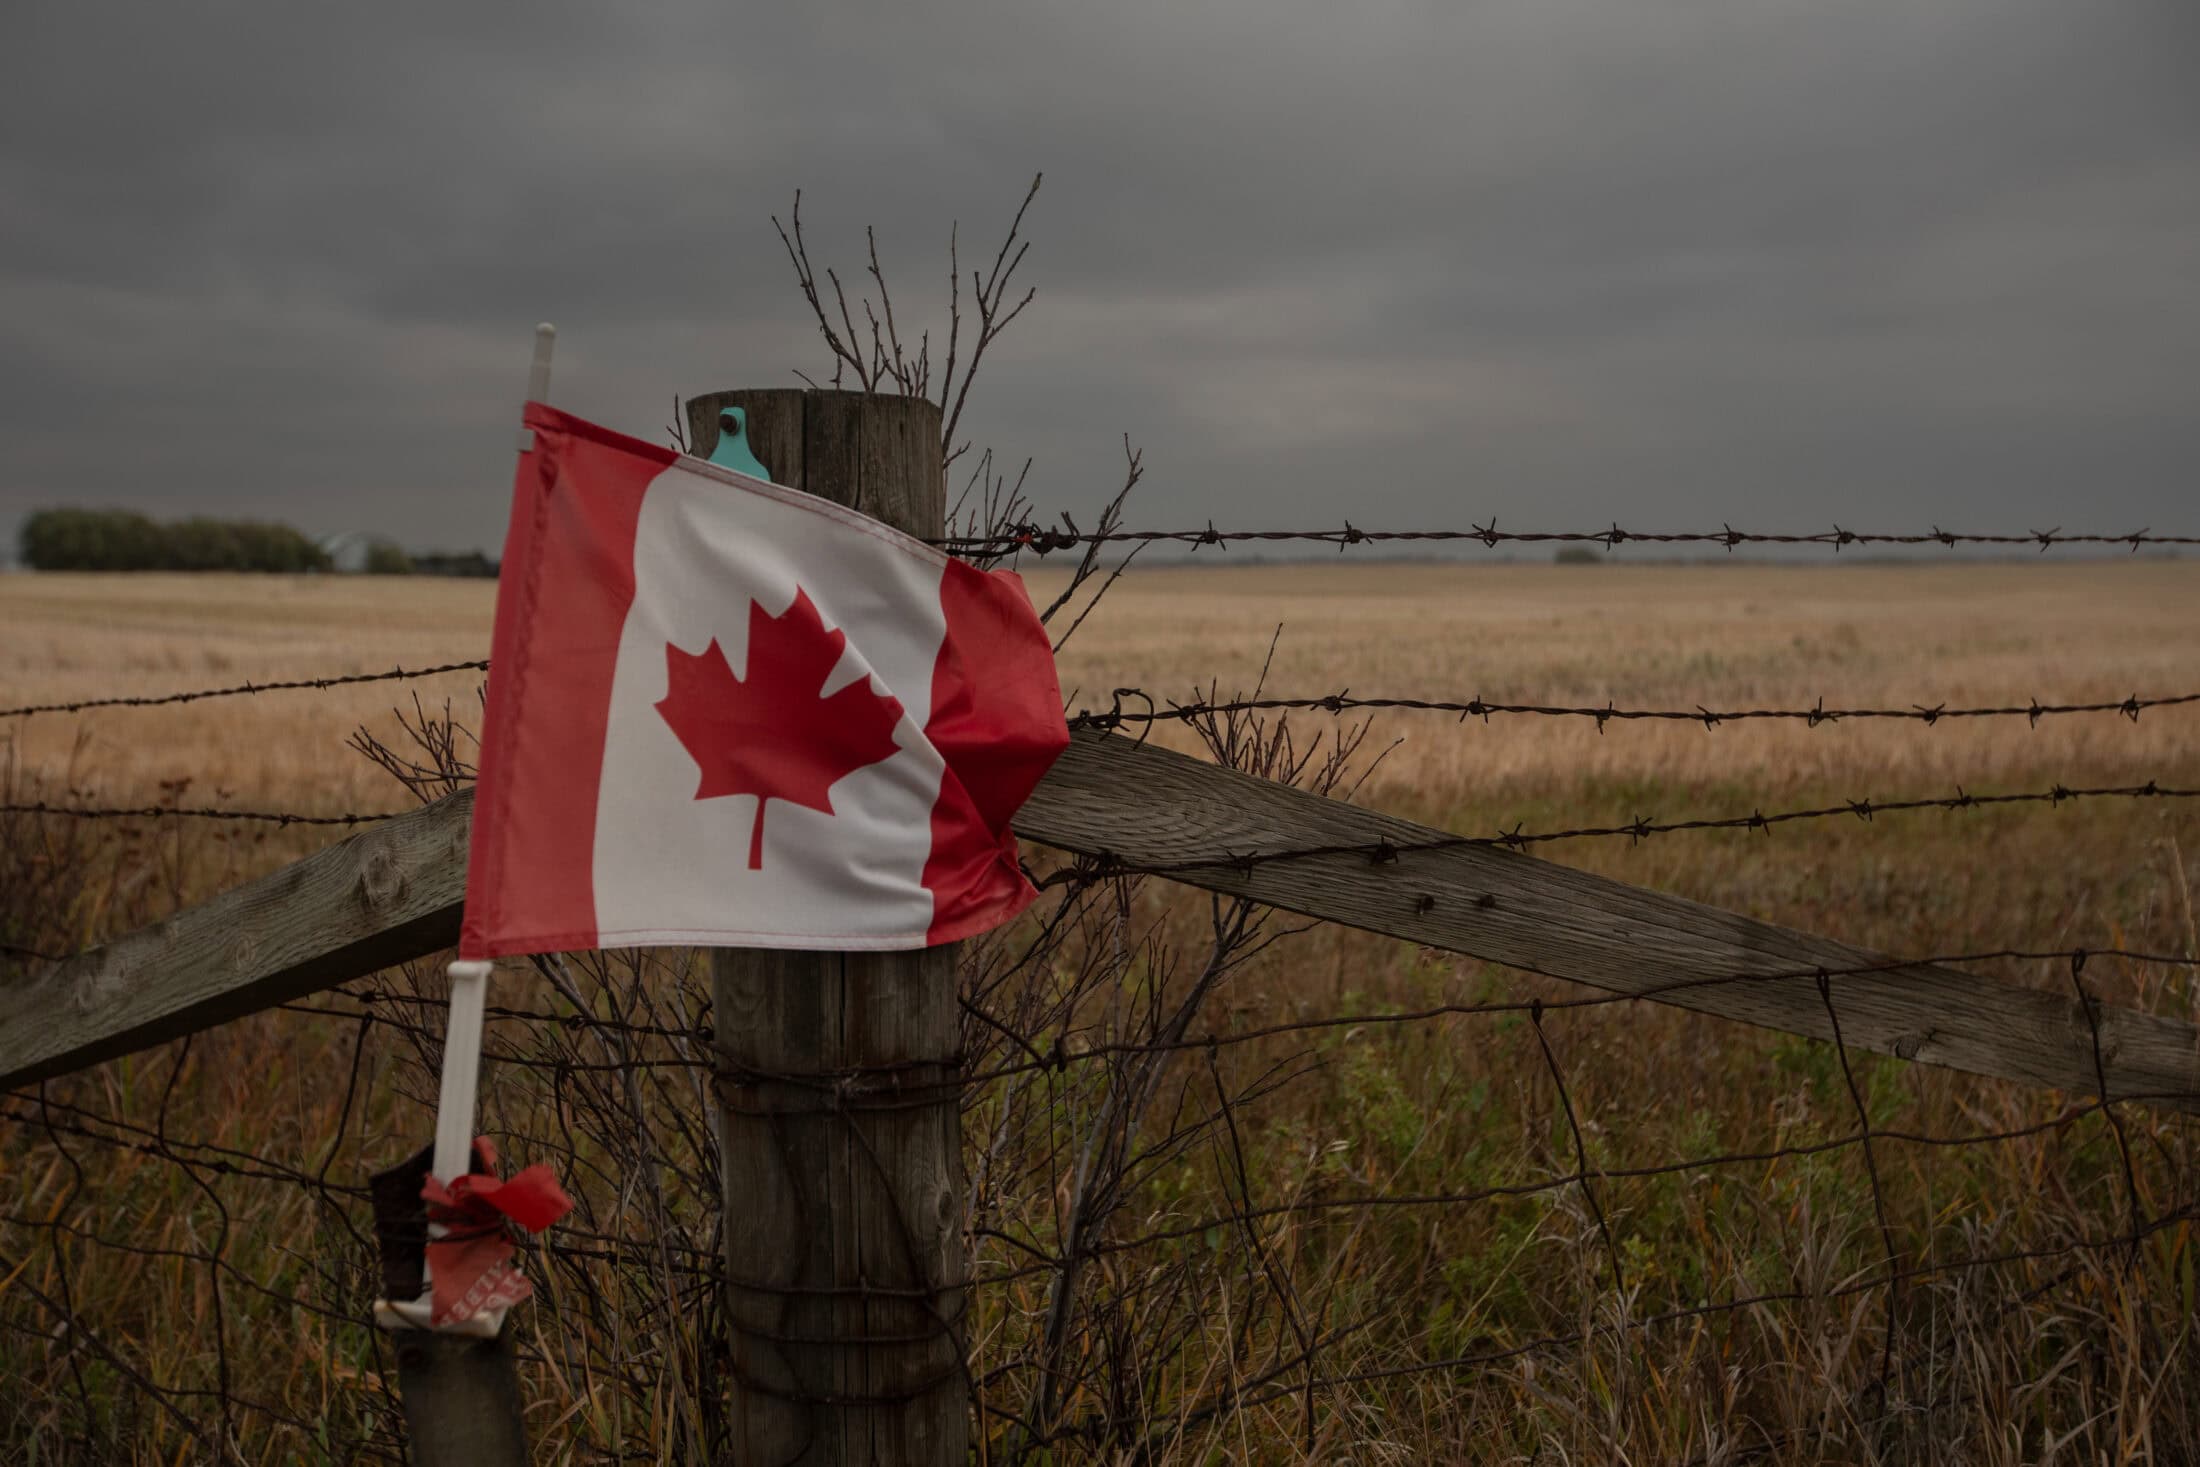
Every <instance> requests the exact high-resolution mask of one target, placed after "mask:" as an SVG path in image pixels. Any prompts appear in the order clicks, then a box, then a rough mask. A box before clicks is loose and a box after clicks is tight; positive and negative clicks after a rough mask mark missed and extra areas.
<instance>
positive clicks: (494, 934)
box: [459, 403, 678, 957]
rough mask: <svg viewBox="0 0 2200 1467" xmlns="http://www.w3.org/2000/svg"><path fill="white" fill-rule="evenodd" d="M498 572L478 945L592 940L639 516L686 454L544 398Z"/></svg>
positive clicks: (480, 799)
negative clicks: (601, 806)
mask: <svg viewBox="0 0 2200 1467" xmlns="http://www.w3.org/2000/svg"><path fill="white" fill-rule="evenodd" d="M525 421H526V425H527V426H528V427H529V428H531V429H533V430H534V434H535V446H534V448H533V449H532V450H530V451H529V452H527V453H525V454H523V455H521V457H520V461H519V472H518V475H517V477H516V479H515V480H514V483H513V486H512V520H511V526H510V528H509V530H508V531H507V532H506V535H505V541H504V561H503V565H502V567H501V569H500V571H499V573H498V578H497V611H496V636H495V639H494V641H493V643H492V645H491V648H490V666H491V672H490V675H489V695H488V707H487V709H486V710H485V711H484V714H483V721H484V729H483V735H484V742H483V745H482V749H481V769H480V779H479V781H478V783H477V785H476V787H475V794H474V825H473V837H472V849H471V852H470V856H469V859H468V863H467V876H466V918H465V923H464V926H463V928H462V929H461V932H460V936H459V951H460V953H461V954H463V955H464V956H466V957H492V956H496V955H498V954H502V953H515V952H543V951H548V950H557V949H577V948H588V947H593V946H595V945H596V904H595V893H594V883H593V877H592V872H593V868H594V863H595V841H596V790H597V785H598V783H599V781H600V779H601V777H602V772H603V748H604V729H605V726H606V723H607V721H608V719H609V717H610V710H611V678H612V673H613V670H614V669H615V667H616V665H617V663H618V656H619V632H620V628H621V627H622V626H623V625H624V624H625V621H626V613H627V609H628V608H629V607H630V606H631V605H632V604H633V601H634V525H635V521H636V519H637V518H639V516H640V514H641V509H642V497H643V495H644V494H645V493H646V492H647V491H648V488H649V485H650V481H651V480H653V479H655V478H656V477H657V476H658V475H659V474H660V473H662V472H664V470H665V468H666V467H667V466H668V465H670V464H672V463H673V462H674V461H675V460H676V459H677V458H678V455H677V454H676V453H674V452H673V451H672V450H671V449H669V448H659V447H657V446H656V445H654V444H651V443H645V442H643V441H642V440H641V439H639V438H629V437H627V436H626V435H625V434H623V433H613V432H611V431H609V430H607V429H604V428H599V427H597V426H595V425H594V424H593V423H588V422H584V421H583V420H581V419H579V418H574V417H569V416H567V415H566V414H564V413H561V412H559V411H557V410H556V409H555V408H549V407H545V406H543V405H542V404H541V403H529V404H528V405H527V415H526V419H525Z"/></svg>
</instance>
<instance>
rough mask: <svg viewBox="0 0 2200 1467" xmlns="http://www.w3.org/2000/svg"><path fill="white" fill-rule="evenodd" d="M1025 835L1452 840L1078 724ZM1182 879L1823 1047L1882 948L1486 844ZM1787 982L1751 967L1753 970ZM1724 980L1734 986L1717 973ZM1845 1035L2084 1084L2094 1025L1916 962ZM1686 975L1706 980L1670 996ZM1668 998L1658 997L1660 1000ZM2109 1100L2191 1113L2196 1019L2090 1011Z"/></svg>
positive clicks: (1254, 842)
mask: <svg viewBox="0 0 2200 1467" xmlns="http://www.w3.org/2000/svg"><path fill="white" fill-rule="evenodd" d="M1016 828H1017V831H1018V833H1019V834H1021V835H1023V836H1024V837H1025V838H1027V839H1030V840H1036V841H1042V842H1044V843H1046V844H1048V845H1052V846H1059V847H1061V848H1062V849H1064V850H1069V851H1076V852H1080V853H1082V854H1085V855H1093V856H1100V855H1111V856H1114V857H1116V858H1117V859H1119V860H1121V861H1123V862H1126V863H1129V864H1133V865H1157V866H1169V867H1180V866H1181V864H1182V863H1185V862H1198V861H1216V862H1220V863H1227V862H1229V861H1230V860H1232V859H1233V858H1234V857H1238V856H1242V855H1244V854H1247V853H1249V852H1258V851H1275V850H1285V849H1289V848H1291V847H1294V846H1327V845H1346V844H1356V845H1372V844H1374V843H1375V842H1378V841H1384V840H1387V841H1389V842H1391V843H1392V845H1394V846H1401V847H1402V846H1410V845H1413V844H1414V843H1416V842H1427V841H1433V840H1441V839H1443V838H1444V833H1443V832H1441V831H1437V830H1432V829H1430V828H1428V827H1427V826H1423V825H1416V824H1414V823H1412V822H1411V821H1407V820H1399V819H1395V818H1393V817H1391V816H1387V815H1381V814H1377V813H1376V812H1374V811H1371V810H1362V809H1359V808H1357V807H1355V806H1352V805H1346V804H1342V803H1340V802H1337V801H1334V800H1326V799H1322V798H1320V797H1318V796H1315V795H1311V794H1307V793H1306V792H1304V791H1301V790H1294V789H1290V788H1287V787H1285V786H1282V785H1277V784H1271V783H1269V782H1267V781H1265V780H1260V779H1255V778H1252V777H1251V776H1249V775H1243V774H1238V773H1235V772H1233V771H1230V770H1224V769H1218V768H1216V767H1215V766H1213V765H1211V764H1207V763H1204V762H1202V761H1200V760H1197V759H1192V758H1189V757H1187V756H1185V755H1182V754H1177V753H1172V752H1170V751H1168V750H1165V749H1159V748H1154V747H1150V746H1148V747H1139V746H1138V745H1136V744H1134V743H1133V742H1132V741H1131V740H1129V739H1125V738H1114V737H1108V736H1104V735H1080V736H1079V737H1078V738H1077V739H1076V740H1075V741H1074V742H1073V743H1072V744H1071V746H1070V748H1069V751H1068V752H1067V753H1066V754H1065V755H1064V756H1063V758H1062V760H1061V762H1060V763H1058V764H1057V765H1056V766H1055V768H1054V770H1053V771H1052V772H1051V773H1050V774H1049V775H1048V776H1047V778H1046V780H1045V782H1044V783H1042V784H1041V785H1040V786H1039V788H1038V790H1037V791H1036V792H1035V793H1034V794H1033V795H1032V797H1031V799H1030V801H1029V802H1028V803H1026V804H1025V806H1024V808H1023V810H1022V811H1021V812H1020V813H1019V814H1018V815H1017V817H1016ZM1170 875H1171V877H1172V879H1174V880H1178V881H1184V882H1189V883H1191V884H1193V885H1195V886H1202V887H1206V888H1208V889H1210V890H1213V891H1220V892H1227V893H1230V894H1232V895H1243V896H1249V897H1252V898H1254V899H1256V900H1258V901H1261V902H1265V903H1267V904H1269V905H1271V906H1277V907H1282V908H1284V909H1286V910H1288V911H1293V912H1302V913H1305V914H1306V915H1308V916H1311V917H1320V918H1323V919H1325V920H1327V921H1331V922H1340V923H1343V924H1345V925H1346V926H1350V927H1359V928H1364V929H1366V930H1368V931H1370V932H1381V933H1386V934H1388V935H1390V936H1393V937H1401V938H1405V939H1407V940H1409V941H1413V942H1419V943H1425V944H1427V945H1428V946H1430V947H1439V948H1444V949H1447V950H1449V951H1452V952H1459V953H1467V954H1469V955H1471V956H1474V957H1478V958H1487V959H1489V960H1491V961H1493V962H1500V963H1506V964H1509V965H1511V966H1513V967H1517V968H1526V969H1530V970H1532V971H1535V972H1539V973H1548V974H1551V975H1552V976H1554V977H1559V978H1568V979H1572V980H1574V981H1576V982H1579V983H1585V984H1588V985H1590V986H1591V987H1595V988H1601V989H1604V990H1607V991H1609V992H1613V993H1629V994H1640V995H1643V996H1645V997H1648V998H1654V999H1656V1000H1657V1001H1658V1002H1660V1003H1669V1004H1674V1005H1677V1006H1678V1007H1681V1008H1685V1009H1691V1010H1694V1011H1696V1012H1698V1013H1704V1014H1714V1015H1717V1016H1718V1017H1720V1018H1725V1019H1739V1020H1741V1021H1742V1022H1744V1023H1748V1024H1756V1025H1759V1026H1761V1027H1764V1028H1768V1029H1778V1030H1782V1031H1784V1032H1787V1033H1791V1034H1804V1035H1808V1036H1810V1037H1811V1038H1813V1039H1824V1040H1830V1039H1832V1037H1833V1032H1832V1025H1831V1023H1830V1021H1829V1020H1828V1018H1827V1015H1826V1009H1825V1002H1824V1000H1823V999H1822V998H1821V996H1820V994H1819V990H1818V980H1817V978H1816V976H1815V972H1814V970H1817V969H1821V968H1822V969H1827V970H1837V969H1856V968H1860V967H1868V966H1872V965H1882V964H1886V963H1888V962H1890V961H1891V960H1890V959H1887V958H1885V957H1883V956H1881V955H1879V954H1875V953H1871V952H1868V951H1866V950H1864V949H1862V948H1856V947H1850V946H1848V945H1846V944H1844V943H1839V942H1835V941H1832V940H1830V939H1827V938H1823V937H1813V936H1810V935H1808V934H1806V933H1801V932H1795V931H1792V930H1790V929H1788V928H1784V927H1776V926H1774V925H1772V924H1771V923H1769V922H1758V921H1754V920H1752V919H1750V918H1748V917H1743V916H1739V915H1737V914H1735V913H1732V912H1726V911H1721V910H1719V909H1718V908H1716V907H1707V906H1704V905H1702V904H1700V903H1697V902H1691V901H1687V900H1685V899H1683V898H1680V897H1675V896H1668V895H1666V894H1664V893H1662V892H1655V891H1647V890H1644V889H1643V888H1641V887H1634V886H1629V885H1626V884H1625V883H1623V882H1618V881H1613V880H1610V879H1608V878H1606V877H1601V876H1594V875H1591V874H1589V873H1588V872H1584V871H1576V870H1573V869H1571V868H1569V867H1565V866H1558V865H1554V864H1552V863H1551V862H1548V861H1539V860H1536V859H1534V858H1533V857H1530V856H1524V855H1518V854H1515V853H1513V852H1511V851H1506V850H1502V849H1498V848H1493V847H1487V846H1455V847H1452V848H1450V849H1446V850H1441V851H1403V852H1401V853H1400V854H1399V855H1398V856H1397V858H1396V859H1395V860H1391V861H1386V862H1381V863H1377V862H1375V861H1373V860H1371V859H1370V858H1369V857H1368V856H1366V855H1361V854H1345V855H1331V856H1315V857H1308V858H1304V859H1299V860H1287V861H1273V862H1267V863H1264V864H1259V865H1254V866H1252V867H1250V868H1249V869H1243V870H1241V869H1237V868H1234V867H1232V866H1229V865H1227V864H1218V865H1216V866H1213V867H1207V868H1202V869H1198V870H1183V869H1177V870H1173V871H1171V872H1170ZM1782 973H1788V974H1796V975H1797V976H1793V977H1787V978H1771V979H1766V978H1744V977H1741V976H1740V975H1749V974H1760V975H1761V974H1782ZM1726 978H1732V979H1734V981H1731V982H1707V981H1705V980H1717V979H1726ZM1830 983H1831V994H1832V998H1833V1001H1834V1003H1835V1005H1836V1007H1837V1008H1838V1010H1839V1012H1840V1017H1841V1037H1842V1039H1843V1040H1844V1041H1845V1042H1846V1043H1847V1044H1850V1045H1853V1046H1855V1047H1857V1048H1861V1049H1869V1050H1875V1051H1877V1052H1879V1053H1882V1054H1892V1055H1897V1056H1899V1057H1901V1058H1903V1059H1909V1060H1916V1061H1919V1062H1920V1063H1923V1064H1933V1065H1945V1066H1947V1067H1948V1068H1950V1069H1956V1070H1967V1071H1969V1072H1971V1073H1973V1074H1978V1075H1991V1076H1995V1077H1997V1078H2000V1079H2005V1080H2016V1081H2020V1082H2022V1083H2024V1084H2028V1085H2038V1086H2045V1087H2048V1088H2050V1089H2056V1090H2065V1091H2069V1092H2072V1093H2073V1094H2084V1095H2090V1094H2092V1093H2094V1091H2095V1089H2096V1080H2095V1071H2094V1038H2093V1026H2092V1025H2091V1024H2090V1023H2089V1022H2088V1019H2087V1015H2086V1012H2085V1010H2084V1009H2083V1008H2081V1007H2080V1006H2079V1003H2078V1001H2077V998H2076V997H2075V995H2074V994H2071V993H2067V992H2062V993H2047V992H2040V991H2036V990H2033V989H2027V988H2020V987H2018V986H2016V985H2014V984H2010V983H2005V982H2002V981H2000V980H1998V979H1994V978H1988V977H1984V976H1981V975H1979V974H1975V973H1966V972H1960V971H1957V970H1954V969H1950V968H1945V967H1933V966H1928V965H1925V964H1909V965H1904V966H1901V967H1896V968H1891V969H1883V970H1882V971H1879V972H1873V973H1849V974H1846V975H1839V976H1834V977H1832V978H1831V980H1830ZM1676 984H1694V985H1697V986H1692V987H1682V988H1676V987H1673V985H1676ZM1660 990H1665V991H1660ZM2094 1013H2095V1015H2096V1016H2097V1018H2098V1020H2099V1029H2100V1058H2101V1062H2102V1067H2103V1069H2104V1070H2105V1072H2106V1074H2107V1077H2108V1091H2109V1098H2111V1099H2116V1098H2124V1097H2129V1098H2133V1099H2144V1100H2146V1101H2147V1102H2148V1103H2150V1104H2153V1105H2158V1106H2162V1107H2166V1108H2168V1109H2173V1110H2180V1111H2185V1112H2188V1113H2200V1030H2196V1029H2195V1028H2194V1026H2193V1025H2191V1024H2189V1023H2186V1022H2184V1021H2182V1020H2177V1019H2168V1018H2160V1017H2157V1016H2154V1015H2151V1014H2144V1013H2139V1012H2136V1011H2134V1010H2130V1009H2120V1008H2111V1007H2107V1006H2104V1005H2095V1006H2094Z"/></svg>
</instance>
